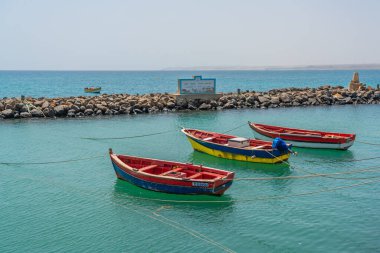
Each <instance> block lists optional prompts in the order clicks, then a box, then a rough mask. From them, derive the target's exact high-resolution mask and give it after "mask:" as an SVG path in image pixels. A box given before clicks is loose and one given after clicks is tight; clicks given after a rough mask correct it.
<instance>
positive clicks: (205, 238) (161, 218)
mask: <svg viewBox="0 0 380 253" xmlns="http://www.w3.org/2000/svg"><path fill="white" fill-rule="evenodd" d="M15 177H17V178H23V179H28V180H34V181H38V182H41V183H45V184H49V185H53V186H54V187H57V186H58V187H60V188H61V189H64V190H66V191H67V190H69V191H72V190H73V187H71V186H70V187H69V188H68V187H66V186H65V185H63V184H62V183H61V184H60V183H56V182H53V180H45V179H44V180H39V179H35V178H30V177H23V176H19V175H15ZM75 192H76V193H79V194H83V195H86V196H89V197H93V198H98V199H102V200H104V198H100V197H99V196H97V195H96V194H93V193H90V192H88V193H86V192H85V191H84V190H83V189H78V191H75ZM109 202H110V203H111V204H114V205H117V206H119V207H122V208H124V209H127V210H130V211H133V212H135V213H136V214H138V215H142V216H144V217H147V218H150V219H152V220H156V221H158V222H160V223H162V224H166V225H168V226H170V227H172V228H174V229H176V230H178V231H183V232H185V233H187V234H189V235H190V236H192V237H194V238H197V239H200V240H202V241H204V242H206V243H208V244H210V245H212V246H214V247H217V248H220V249H222V250H223V251H225V252H229V253H235V252H236V251H234V250H232V249H230V248H228V247H227V246H224V245H223V244H221V243H219V242H217V241H215V240H213V239H211V238H210V237H208V236H207V235H205V234H202V233H200V232H198V231H196V230H194V229H192V228H188V227H186V226H185V225H182V224H180V223H179V222H176V221H174V220H171V219H169V218H166V217H165V216H163V215H160V214H158V213H157V211H155V212H153V211H152V210H149V209H147V208H144V207H141V206H138V205H136V204H132V203H125V202H124V203H123V204H121V203H119V202H114V201H112V200H109ZM137 209H139V210H140V211H138V210H137ZM141 210H142V211H146V212H147V213H144V212H142V211H141ZM149 213H150V214H149ZM153 215H154V216H153ZM165 220H166V221H165Z"/></svg>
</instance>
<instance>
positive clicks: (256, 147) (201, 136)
mask: <svg viewBox="0 0 380 253" xmlns="http://www.w3.org/2000/svg"><path fill="white" fill-rule="evenodd" d="M182 132H183V133H184V134H185V135H186V136H187V138H188V140H189V141H190V144H191V145H192V146H193V148H194V150H197V151H200V152H203V153H206V154H209V155H212V156H216V157H221V158H226V159H231V160H238V161H246V162H257V163H280V162H282V161H286V160H288V159H289V156H290V154H291V152H292V151H291V150H290V148H291V145H287V144H286V143H285V142H284V141H282V140H280V141H279V142H277V140H276V142H274V143H271V142H268V141H261V140H254V139H246V138H243V137H237V136H233V135H227V134H221V133H215V132H209V131H204V130H197V129H188V128H183V129H182Z"/></svg>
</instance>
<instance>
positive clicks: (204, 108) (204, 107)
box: [199, 103, 211, 110]
mask: <svg viewBox="0 0 380 253" xmlns="http://www.w3.org/2000/svg"><path fill="white" fill-rule="evenodd" d="M209 109H211V105H210V104H206V103H203V104H201V105H200V106H199V110H209Z"/></svg>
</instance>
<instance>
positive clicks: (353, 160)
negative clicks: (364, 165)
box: [305, 156, 380, 163]
mask: <svg viewBox="0 0 380 253" xmlns="http://www.w3.org/2000/svg"><path fill="white" fill-rule="evenodd" d="M375 159H380V156H374V157H366V158H362V159H348V160H323V162H328V163H339V162H360V161H367V160H375ZM305 161H306V162H311V163H318V162H320V161H317V160H305Z"/></svg>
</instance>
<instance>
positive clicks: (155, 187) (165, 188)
mask: <svg viewBox="0 0 380 253" xmlns="http://www.w3.org/2000/svg"><path fill="white" fill-rule="evenodd" d="M112 165H113V168H114V170H115V172H116V174H117V175H119V176H120V177H121V178H122V179H123V180H125V181H128V182H130V183H132V184H134V185H136V186H139V187H141V188H144V189H148V190H152V191H159V192H166V193H176V194H209V195H215V192H218V191H220V190H222V189H223V188H225V189H228V188H229V187H230V186H231V184H232V180H231V181H228V182H227V183H225V184H222V185H221V186H219V187H217V188H215V189H214V190H213V189H212V188H201V187H199V188H198V187H185V186H174V185H166V184H159V183H153V182H149V181H145V180H142V179H139V178H136V177H134V176H132V175H129V174H128V173H126V172H125V171H123V170H122V169H120V168H119V167H118V166H117V165H116V164H115V163H114V162H112Z"/></svg>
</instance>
